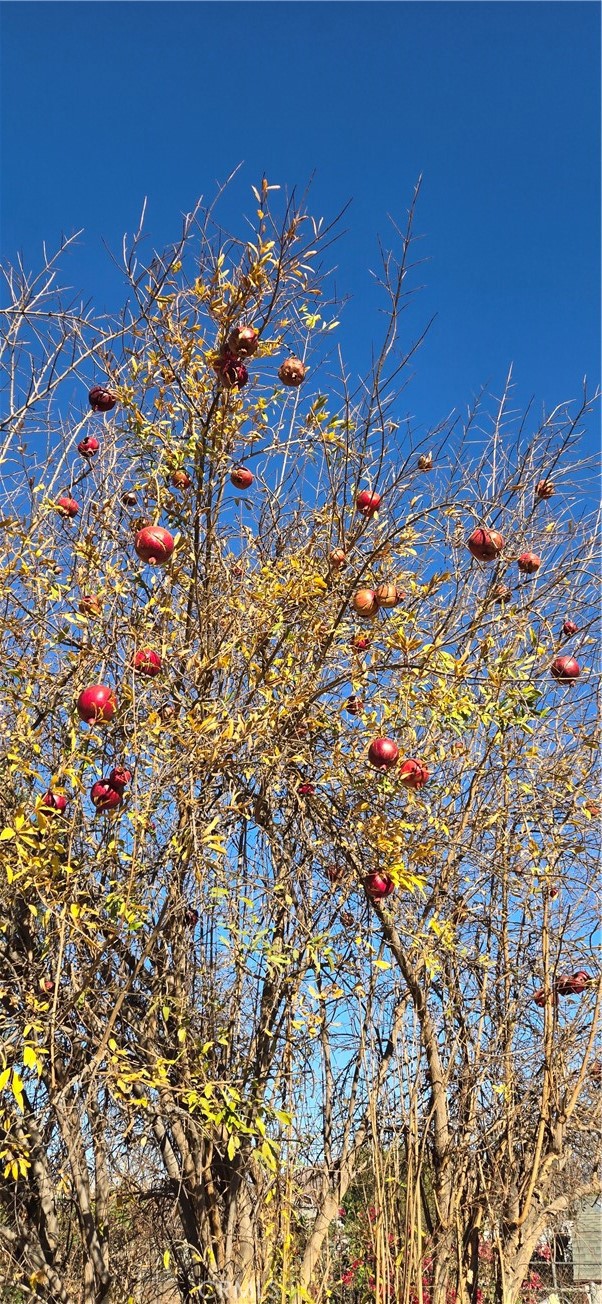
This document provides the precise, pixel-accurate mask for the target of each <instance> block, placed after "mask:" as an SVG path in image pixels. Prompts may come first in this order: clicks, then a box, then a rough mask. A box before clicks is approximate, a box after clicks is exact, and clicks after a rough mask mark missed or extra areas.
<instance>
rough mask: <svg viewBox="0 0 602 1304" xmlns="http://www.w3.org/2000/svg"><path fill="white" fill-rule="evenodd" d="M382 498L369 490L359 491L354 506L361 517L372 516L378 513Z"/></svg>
mask: <svg viewBox="0 0 602 1304" xmlns="http://www.w3.org/2000/svg"><path fill="white" fill-rule="evenodd" d="M381 502H382V498H381V495H380V494H377V493H374V492H373V491H372V490H371V489H360V492H359V494H357V497H356V499H355V505H356V507H357V510H358V512H360V514H361V515H362V516H368V517H370V516H374V513H375V512H377V511H378V509H379V507H380V504H381Z"/></svg>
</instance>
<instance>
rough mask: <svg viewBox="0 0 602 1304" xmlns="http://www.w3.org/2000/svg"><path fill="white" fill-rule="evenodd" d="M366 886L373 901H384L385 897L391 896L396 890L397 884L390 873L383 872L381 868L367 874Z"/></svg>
mask: <svg viewBox="0 0 602 1304" xmlns="http://www.w3.org/2000/svg"><path fill="white" fill-rule="evenodd" d="M364 887H365V889H366V892H367V893H368V896H369V897H371V898H372V900H373V901H382V900H383V899H384V897H388V896H391V893H392V892H394V891H395V884H394V882H393V879H392V878H391V876H390V874H383V873H381V872H380V870H374V871H373V872H372V873H371V874H366V877H365V879H364Z"/></svg>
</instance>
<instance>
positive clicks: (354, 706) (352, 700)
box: [345, 697, 364, 715]
mask: <svg viewBox="0 0 602 1304" xmlns="http://www.w3.org/2000/svg"><path fill="white" fill-rule="evenodd" d="M363 709H364V703H363V701H362V699H361V697H348V698H347V701H346V702H345V710H346V711H348V712H349V715H361V714H362V711H363Z"/></svg>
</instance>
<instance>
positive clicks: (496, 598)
mask: <svg viewBox="0 0 602 1304" xmlns="http://www.w3.org/2000/svg"><path fill="white" fill-rule="evenodd" d="M489 596H490V598H491V601H492V602H509V601H510V599H511V597H512V589H509V588H508V585H507V584H494V586H493V588H492V589H491V592H490V594H489Z"/></svg>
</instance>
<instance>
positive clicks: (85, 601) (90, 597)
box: [78, 593, 102, 616]
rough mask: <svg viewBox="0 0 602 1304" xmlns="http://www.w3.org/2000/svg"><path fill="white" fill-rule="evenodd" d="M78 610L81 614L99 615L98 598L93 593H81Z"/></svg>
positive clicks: (100, 610)
mask: <svg viewBox="0 0 602 1304" xmlns="http://www.w3.org/2000/svg"><path fill="white" fill-rule="evenodd" d="M78 610H79V611H81V614H82V616H100V615H101V614H102V605H101V601H100V598H99V597H97V596H96V594H95V593H84V594H82V596H81V598H80V600H79V603H78Z"/></svg>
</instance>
